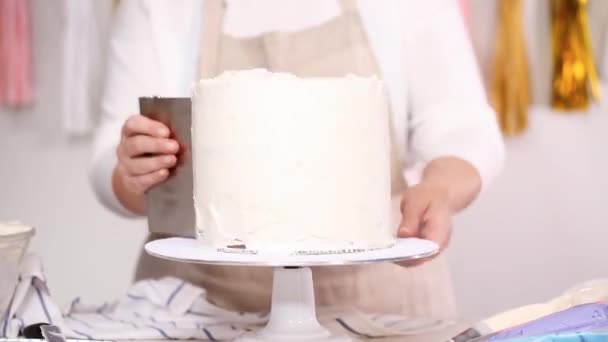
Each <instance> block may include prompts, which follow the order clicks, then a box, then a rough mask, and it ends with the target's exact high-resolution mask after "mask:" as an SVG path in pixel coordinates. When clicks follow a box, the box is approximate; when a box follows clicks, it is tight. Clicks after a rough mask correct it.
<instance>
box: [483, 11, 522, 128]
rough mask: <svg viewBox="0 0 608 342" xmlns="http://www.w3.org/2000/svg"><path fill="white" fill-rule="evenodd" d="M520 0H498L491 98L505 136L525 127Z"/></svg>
mask: <svg viewBox="0 0 608 342" xmlns="http://www.w3.org/2000/svg"><path fill="white" fill-rule="evenodd" d="M522 1H523V0H499V2H498V26H497V30H496V40H495V41H496V45H495V49H494V61H493V66H492V76H491V83H490V90H489V93H490V99H491V101H492V105H493V106H494V110H495V111H496V113H497V115H498V122H499V124H500V127H501V129H502V131H503V134H504V135H506V136H513V135H518V134H521V133H522V132H524V131H525V129H526V128H527V127H528V105H529V103H530V90H529V89H530V85H529V74H528V61H527V55H526V45H525V40H524V32H523V20H522V17H523V13H522V12H523V8H522V7H523V4H522Z"/></svg>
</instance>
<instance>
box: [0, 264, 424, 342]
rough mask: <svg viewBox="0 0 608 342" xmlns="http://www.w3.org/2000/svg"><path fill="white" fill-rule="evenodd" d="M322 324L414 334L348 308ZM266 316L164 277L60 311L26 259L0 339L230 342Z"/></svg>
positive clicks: (402, 324) (368, 332) (339, 329)
mask: <svg viewBox="0 0 608 342" xmlns="http://www.w3.org/2000/svg"><path fill="white" fill-rule="evenodd" d="M318 316H319V320H320V322H321V323H322V324H323V325H324V326H326V327H327V328H328V329H329V330H330V331H333V332H335V333H340V334H349V335H351V336H355V337H359V338H364V339H365V338H374V337H384V336H395V335H402V334H408V333H413V332H415V331H412V330H411V325H410V324H411V323H412V322H411V321H408V320H406V319H404V318H403V317H400V316H390V315H367V314H362V313H360V312H358V311H356V310H353V309H350V308H325V309H320V310H319V312H318ZM267 319H268V315H267V314H266V313H244V312H233V311H227V310H224V309H222V308H219V307H217V306H214V305H212V304H211V303H209V302H208V301H207V300H206V299H205V290H204V289H202V288H200V287H196V286H193V285H191V284H189V283H186V282H183V281H182V280H180V279H177V278H172V277H166V278H161V279H158V280H143V281H139V282H137V283H135V284H133V285H132V286H131V288H129V290H128V291H127V292H126V293H125V295H124V296H122V297H121V298H119V299H118V300H116V301H114V302H112V303H106V304H103V305H89V304H86V303H84V302H83V301H81V300H80V299H79V298H76V299H75V300H73V301H72V303H71V305H70V307H69V308H68V309H67V310H66V311H65V312H62V311H61V310H60V309H59V307H58V306H57V304H55V303H54V302H53V299H52V297H51V296H50V292H49V288H48V286H47V281H46V278H45V275H44V272H43V271H42V265H41V262H40V260H39V259H38V258H37V257H36V256H33V255H28V256H27V257H26V258H25V260H24V262H23V263H22V272H21V275H20V279H19V284H18V286H17V288H16V291H15V293H14V296H13V299H12V302H11V305H10V308H9V310H8V312H7V313H6V314H5V316H4V317H3V319H2V322H1V325H0V328H1V330H0V337H5V338H15V337H18V336H19V335H20V332H21V330H22V329H23V327H25V326H28V325H31V324H36V323H49V324H54V325H57V326H58V327H59V328H60V329H61V330H62V331H63V332H64V334H65V335H66V337H68V338H70V339H78V340H148V341H149V340H186V339H195V340H206V341H224V340H232V339H234V338H236V337H239V336H241V335H243V334H245V333H248V332H252V331H255V330H258V329H260V328H261V327H263V326H264V324H265V323H266V322H267Z"/></svg>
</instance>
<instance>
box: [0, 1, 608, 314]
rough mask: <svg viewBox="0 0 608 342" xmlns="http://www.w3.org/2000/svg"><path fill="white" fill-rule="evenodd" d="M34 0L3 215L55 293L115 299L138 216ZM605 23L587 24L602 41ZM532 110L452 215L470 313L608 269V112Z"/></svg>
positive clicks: (2, 140) (5, 149)
mask: <svg viewBox="0 0 608 342" xmlns="http://www.w3.org/2000/svg"><path fill="white" fill-rule="evenodd" d="M32 3H33V9H34V21H35V25H34V39H35V44H34V48H35V56H36V58H35V62H36V66H35V77H36V86H37V94H38V95H37V102H36V104H35V105H34V106H32V107H31V108H27V109H25V110H21V111H11V110H8V109H0V160H1V161H2V162H0V165H1V167H0V220H4V219H20V220H22V221H24V222H26V223H29V224H32V225H35V226H36V227H37V235H36V237H35V239H34V240H33V243H32V246H31V250H32V251H34V252H36V253H38V254H39V255H40V256H41V257H42V258H43V260H44V263H45V266H46V270H47V274H48V276H49V279H50V282H51V284H50V285H51V289H52V291H53V294H54V296H55V297H56V299H57V300H58V301H59V302H60V303H62V304H64V305H65V304H66V303H68V301H69V300H70V299H71V298H73V297H75V296H82V297H84V299H87V300H92V301H104V300H110V299H112V298H113V297H115V296H118V295H119V294H120V293H122V291H124V290H125V289H126V287H127V286H128V284H129V282H130V276H131V271H132V269H133V266H134V262H135V258H136V255H137V254H138V249H139V247H140V245H141V242H142V239H143V237H144V234H145V229H146V228H145V227H146V225H145V221H127V220H124V219H121V218H118V217H116V216H114V215H112V214H110V213H109V212H107V211H106V210H105V209H104V208H102V207H101V206H100V205H99V204H98V203H97V202H96V200H95V198H94V196H93V193H92V191H91V188H90V187H89V184H88V180H87V175H86V168H87V162H88V157H89V153H90V141H89V139H86V138H83V139H78V140H74V139H71V140H70V139H68V138H66V136H65V135H64V134H63V132H62V129H61V122H60V109H61V103H60V96H61V93H60V92H61V84H62V79H61V72H62V70H61V59H62V47H61V40H60V39H61V32H62V29H63V27H62V24H61V22H62V21H61V16H62V8H61V4H62V3H63V2H60V1H52V2H49V1H44V0H33V1H32ZM472 3H473V8H472V15H473V17H474V18H475V21H474V23H473V31H474V43H475V45H476V46H477V51H478V55H479V57H480V60H481V63H482V66H483V67H484V69H487V68H488V60H489V56H490V49H489V48H490V47H491V38H492V35H493V32H491V30H488V29H487V28H488V27H492V26H493V21H494V17H493V14H492V13H493V7H494V5H493V2H489V1H487V0H473V1H472ZM541 3H544V2H541V1H536V0H529V1H528V2H527V4H528V7H529V10H530V11H531V12H529V14H528V23H535V24H529V25H528V31H529V34H530V36H531V37H530V38H529V45H530V48H531V53H532V60H531V63H532V66H533V67H534V68H535V70H536V73H535V79H534V83H533V92H534V97H535V100H536V102H538V103H543V102H544V101H546V96H545V94H546V92H545V93H543V92H544V89H545V88H546V87H547V86H548V81H547V79H546V76H547V75H548V71H547V70H548V69H547V67H546V63H548V60H547V59H546V58H547V56H548V55H547V54H546V53H547V51H548V50H543V49H542V48H541V47H542V46H543V44H545V43H546V42H545V41H543V40H541V39H540V38H541V37H543V34H545V35H544V37H547V35H546V32H547V31H546V30H544V31H543V29H542V27H543V25H544V24H542V22H543V20H545V21H546V18H547V17H546V12H545V13H544V14H543V12H542V11H540V12H534V11H538V10H539V6H540V5H538V4H541ZM598 3H601V1H600V2H598V1H596V2H592V6H595V7H593V8H594V10H593V15H594V16H595V17H602V18H606V17H608V16H606V13H607V12H606V10H608V5H606V4H607V2H603V4H599V5H598ZM530 13H531V14H530ZM543 18H544V19H543ZM603 22H605V21H598V20H596V21H594V24H593V28H594V34H595V37H596V39H595V40H597V41H598V42H599V41H600V38H597V37H601V38H602V39H603V32H605V27H603V26H604V25H603ZM484 27H485V29H484ZM543 32H544V33H543ZM600 33H602V34H601V35H600ZM543 51H544V52H543ZM598 55H599V57H601V56H602V53H601V52H598ZM543 76H545V77H544V78H543ZM531 116H532V121H531V127H530V130H529V131H528V132H527V133H526V134H525V135H524V136H522V137H521V138H516V139H511V140H509V141H508V160H507V166H506V169H505V171H504V174H503V176H502V178H501V179H500V180H499V181H498V182H497V184H496V185H495V186H494V187H493V188H492V189H491V190H490V191H489V192H488V193H486V194H485V195H484V196H483V197H482V198H481V199H480V200H479V201H478V202H477V203H476V204H475V205H474V206H473V207H471V208H470V209H469V210H468V211H466V212H465V213H463V214H461V215H459V216H458V217H457V219H456V227H455V229H456V233H455V236H454V240H453V244H452V248H451V250H450V251H449V252H448V253H449V256H450V262H451V264H452V266H453V275H454V282H455V285H456V290H457V295H458V299H459V302H460V304H461V306H462V311H463V312H465V313H467V314H471V315H474V316H482V315H486V314H489V313H492V312H496V311H500V310H503V309H506V308H509V307H513V306H518V305H522V304H527V303H531V302H535V301H542V300H545V299H548V298H550V297H552V296H554V295H557V294H559V292H561V291H562V290H564V289H566V288H568V287H570V286H572V285H574V284H576V283H578V282H581V281H584V280H588V279H591V278H595V277H608V263H606V253H605V250H606V246H607V245H608V210H606V208H605V203H606V202H605V200H604V197H605V195H604V194H605V193H606V192H607V191H608V178H607V175H608V153H607V152H606V149H608V135H606V133H607V132H608V110H607V109H603V110H601V109H598V108H596V109H594V110H593V111H592V112H590V113H588V114H585V115H557V114H554V113H549V112H548V110H546V109H545V108H544V107H542V106H540V107H537V108H535V109H534V110H533V111H532V112H531Z"/></svg>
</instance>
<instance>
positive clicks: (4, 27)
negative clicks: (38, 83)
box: [0, 0, 34, 107]
mask: <svg viewBox="0 0 608 342" xmlns="http://www.w3.org/2000/svg"><path fill="white" fill-rule="evenodd" d="M30 25H31V13H30V2H29V0H0V105H6V106H10V107H23V106H26V105H29V104H31V102H32V101H33V97H34V94H33V93H34V91H33V85H32V51H31V50H32V48H31V43H32V36H31V27H30Z"/></svg>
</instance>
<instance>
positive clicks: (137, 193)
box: [112, 115, 179, 215]
mask: <svg viewBox="0 0 608 342" xmlns="http://www.w3.org/2000/svg"><path fill="white" fill-rule="evenodd" d="M169 136H170V131H169V128H167V126H165V125H164V124H162V123H160V122H158V121H154V120H152V119H149V118H147V117H145V116H142V115H133V116H131V117H129V119H127V121H126V122H125V123H124V125H123V127H122V136H121V139H120V143H119V145H118V147H117V149H116V154H117V156H118V163H117V164H116V167H115V169H114V174H113V177H112V186H113V190H114V193H115V194H116V196H117V197H118V199H119V201H120V202H121V203H122V204H123V205H124V206H125V207H126V208H127V209H129V210H130V211H132V212H133V213H135V214H140V215H141V214H144V212H145V199H144V194H145V192H146V191H147V190H148V189H150V188H151V187H153V186H155V185H157V184H159V183H161V182H162V181H164V180H165V179H166V178H167V177H168V176H169V169H170V168H171V167H173V166H174V165H175V163H176V162H177V156H176V153H177V152H178V150H179V145H178V143H177V141H175V140H172V139H169Z"/></svg>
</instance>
